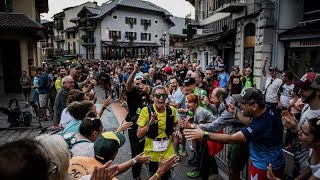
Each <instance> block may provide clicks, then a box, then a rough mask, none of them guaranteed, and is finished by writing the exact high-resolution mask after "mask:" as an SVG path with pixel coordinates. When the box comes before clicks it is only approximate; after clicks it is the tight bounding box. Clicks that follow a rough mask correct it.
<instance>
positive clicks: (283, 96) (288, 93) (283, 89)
mask: <svg viewBox="0 0 320 180" xmlns="http://www.w3.org/2000/svg"><path fill="white" fill-rule="evenodd" d="M293 88H294V84H291V85H290V86H288V85H286V84H283V85H282V86H281V85H280V88H279V93H280V102H281V103H282V106H283V107H285V108H287V107H288V106H289V102H290V100H291V99H292V92H293Z"/></svg>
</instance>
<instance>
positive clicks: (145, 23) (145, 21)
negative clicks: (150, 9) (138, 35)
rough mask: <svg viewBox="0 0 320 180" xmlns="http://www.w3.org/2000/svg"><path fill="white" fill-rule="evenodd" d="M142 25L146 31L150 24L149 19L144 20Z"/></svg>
mask: <svg viewBox="0 0 320 180" xmlns="http://www.w3.org/2000/svg"><path fill="white" fill-rule="evenodd" d="M143 26H144V30H145V31H147V30H148V27H149V26H150V23H149V20H144V22H143Z"/></svg>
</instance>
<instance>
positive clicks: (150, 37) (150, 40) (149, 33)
mask: <svg viewBox="0 0 320 180" xmlns="http://www.w3.org/2000/svg"><path fill="white" fill-rule="evenodd" d="M149 41H151V33H149Z"/></svg>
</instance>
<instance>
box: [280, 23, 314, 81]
mask: <svg viewBox="0 0 320 180" xmlns="http://www.w3.org/2000/svg"><path fill="white" fill-rule="evenodd" d="M280 40H282V41H283V42H284V47H285V58H284V69H287V70H289V71H292V72H293V73H294V74H295V76H296V77H301V76H302V75H303V74H304V73H305V72H310V71H312V72H320V29H317V28H315V27H298V28H295V29H292V30H289V31H287V32H284V33H282V34H280Z"/></svg>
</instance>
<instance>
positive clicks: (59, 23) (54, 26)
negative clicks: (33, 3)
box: [53, 22, 63, 29]
mask: <svg viewBox="0 0 320 180" xmlns="http://www.w3.org/2000/svg"><path fill="white" fill-rule="evenodd" d="M53 28H55V29H63V23H62V22H54V24H53Z"/></svg>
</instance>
